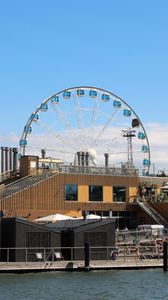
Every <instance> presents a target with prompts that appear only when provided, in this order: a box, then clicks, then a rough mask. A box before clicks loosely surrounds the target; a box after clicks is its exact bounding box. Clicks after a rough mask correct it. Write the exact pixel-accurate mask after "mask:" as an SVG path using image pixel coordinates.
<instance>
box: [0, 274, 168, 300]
mask: <svg viewBox="0 0 168 300" xmlns="http://www.w3.org/2000/svg"><path fill="white" fill-rule="evenodd" d="M167 282H168V272H166V273H164V272H163V271H162V269H157V270H152V269H150V270H136V271H135V270H133V271H130V270H129V271H114V270H113V271H95V272H81V273H78V272H72V273H71V272H48V273H36V274H33V273H32V274H19V275H16V274H0V300H9V299H10V300H24V299H31V300H32V299H33V300H34V299H38V300H46V299H47V300H48V299H49V300H53V299H56V300H63V299H64V300H94V299H96V300H111V299H117V300H121V299H122V300H125V299H126V300H142V299H143V300H151V299H152V300H154V299H157V300H158V299H162V300H164V299H165V300H167V299H168V289H167Z"/></svg>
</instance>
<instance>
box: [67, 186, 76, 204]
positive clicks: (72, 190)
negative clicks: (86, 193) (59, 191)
mask: <svg viewBox="0 0 168 300" xmlns="http://www.w3.org/2000/svg"><path fill="white" fill-rule="evenodd" d="M65 200H67V201H77V200H78V186H77V184H66V185H65Z"/></svg>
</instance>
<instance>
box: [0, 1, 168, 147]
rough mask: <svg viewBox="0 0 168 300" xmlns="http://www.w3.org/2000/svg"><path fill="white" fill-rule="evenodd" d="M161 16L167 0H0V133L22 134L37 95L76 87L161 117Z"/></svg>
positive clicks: (166, 12)
mask: <svg viewBox="0 0 168 300" xmlns="http://www.w3.org/2000/svg"><path fill="white" fill-rule="evenodd" d="M167 16H168V1H167V0H160V1H158V0H115V1H114V0H104V1H102V0H99V1H94V0H85V1H84V0H71V1H68V0H66V1H65V0H61V1H58V0H24V1H23V0H15V1H13V0H6V1H2V0H0V41H1V46H0V104H1V110H0V111H1V114H0V135H1V134H9V133H11V132H13V133H16V134H18V135H21V132H22V128H23V127H24V125H25V123H26V121H27V119H28V117H29V115H30V114H31V112H32V111H33V110H34V109H35V108H36V107H37V106H38V105H39V104H40V103H41V102H42V100H43V99H45V98H47V97H48V96H50V95H51V94H53V93H55V92H57V91H60V90H61V89H64V88H68V87H72V86H76V85H93V86H98V87H101V88H105V89H107V90H110V91H112V92H114V93H116V94H117V95H119V96H120V97H122V98H123V99H124V100H125V101H126V102H127V103H128V104H130V105H131V106H132V107H133V109H134V110H135V111H136V113H137V114H138V116H139V117H140V119H141V120H142V122H144V123H168V122H167V114H168V99H167V98H168V97H167V90H168V17H167ZM1 144H2V143H1Z"/></svg>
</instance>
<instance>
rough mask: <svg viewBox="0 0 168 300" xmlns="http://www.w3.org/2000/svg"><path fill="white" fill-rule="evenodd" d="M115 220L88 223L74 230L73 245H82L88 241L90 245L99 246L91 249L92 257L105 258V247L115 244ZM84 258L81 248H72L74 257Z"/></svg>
mask: <svg viewBox="0 0 168 300" xmlns="http://www.w3.org/2000/svg"><path fill="white" fill-rule="evenodd" d="M115 229H116V225H115V222H114V221H112V222H110V223H109V222H107V223H103V222H101V221H99V222H98V223H97V226H95V225H94V224H93V225H92V224H88V225H86V226H84V228H83V229H80V228H78V229H76V230H74V247H84V244H85V243H89V245H90V247H101V249H100V248H99V249H98V248H97V249H96V248H94V249H91V258H92V259H106V258H107V248H106V247H112V246H114V245H115ZM83 258H84V250H83V249H74V259H75V260H80V259H83Z"/></svg>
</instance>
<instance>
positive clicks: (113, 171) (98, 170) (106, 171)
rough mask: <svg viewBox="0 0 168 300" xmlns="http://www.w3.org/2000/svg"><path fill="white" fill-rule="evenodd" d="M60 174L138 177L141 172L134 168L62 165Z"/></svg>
mask: <svg viewBox="0 0 168 300" xmlns="http://www.w3.org/2000/svg"><path fill="white" fill-rule="evenodd" d="M59 172H60V173H75V174H88V175H110V176H111V175H113V176H117V175H120V176H138V175H139V170H138V169H133V168H116V167H99V166H95V167H91V166H73V165H62V166H60V167H59Z"/></svg>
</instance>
